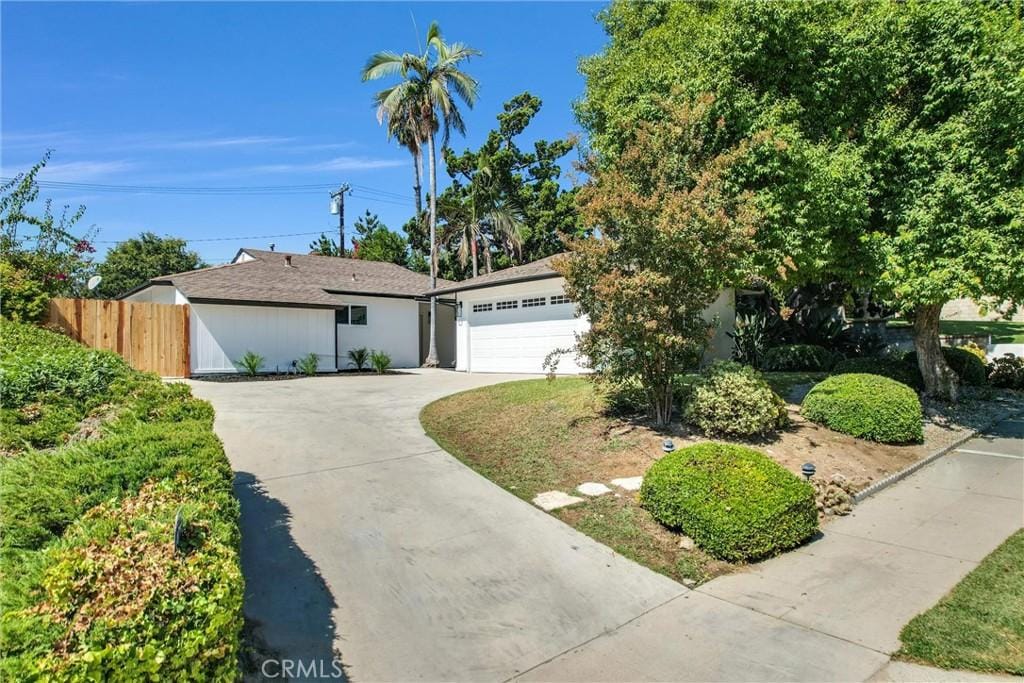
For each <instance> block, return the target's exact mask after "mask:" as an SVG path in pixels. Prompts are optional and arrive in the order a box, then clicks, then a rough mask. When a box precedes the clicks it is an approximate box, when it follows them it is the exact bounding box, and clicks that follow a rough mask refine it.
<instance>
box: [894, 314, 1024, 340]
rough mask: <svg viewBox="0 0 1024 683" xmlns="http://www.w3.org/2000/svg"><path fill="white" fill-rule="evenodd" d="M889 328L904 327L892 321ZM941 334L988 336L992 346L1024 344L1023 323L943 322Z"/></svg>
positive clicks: (990, 321) (992, 321) (902, 323)
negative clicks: (990, 338) (990, 336)
mask: <svg viewBox="0 0 1024 683" xmlns="http://www.w3.org/2000/svg"><path fill="white" fill-rule="evenodd" d="M889 326H890V327H906V326H907V323H906V322H903V321H892V322H890V323H889ZM939 332H940V333H942V334H954V335H967V334H990V335H992V343H993V344H1020V343H1022V342H1024V322H1022V323H1018V322H1010V321H1007V320H943V321H941V322H940V323H939Z"/></svg>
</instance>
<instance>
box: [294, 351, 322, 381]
mask: <svg viewBox="0 0 1024 683" xmlns="http://www.w3.org/2000/svg"><path fill="white" fill-rule="evenodd" d="M319 366H320V359H319V358H318V357H317V355H316V354H315V353H309V354H306V355H305V356H303V357H302V358H300V359H299V361H298V364H297V365H296V367H298V369H299V372H301V373H302V374H303V375H308V376H313V375H315V374H316V371H317V368H318V367H319Z"/></svg>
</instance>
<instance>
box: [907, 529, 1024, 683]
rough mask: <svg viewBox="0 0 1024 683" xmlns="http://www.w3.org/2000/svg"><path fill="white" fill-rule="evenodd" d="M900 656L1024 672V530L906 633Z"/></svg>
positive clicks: (954, 665)
mask: <svg viewBox="0 0 1024 683" xmlns="http://www.w3.org/2000/svg"><path fill="white" fill-rule="evenodd" d="M900 639H901V640H902V641H903V648H902V649H901V650H900V652H899V654H900V656H902V657H905V658H907V659H911V660H913V661H918V662H924V663H927V664H932V665H935V666H940V667H943V668H947V669H972V670H976V671H1004V672H1007V673H1011V674H1017V675H1022V674H1024V531H1018V532H1017V533H1016V534H1014V535H1013V536H1011V537H1010V538H1009V539H1007V541H1006V542H1005V543H1003V545H1001V546H1000V547H999V548H997V549H996V550H995V551H994V552H993V553H992V554H991V555H989V556H988V557H986V558H985V559H984V560H983V561H982V563H981V564H980V565H978V566H977V567H976V568H975V569H974V571H972V572H971V573H970V574H968V575H967V577H966V578H965V579H964V580H963V581H961V582H960V583H959V584H958V585H957V586H956V588H954V589H953V590H952V591H951V592H950V593H949V595H947V596H946V597H944V598H943V599H942V600H940V601H939V603H938V604H937V605H935V607H932V608H931V609H930V610H928V611H927V612H925V613H924V614H920V615H918V616H917V617H915V618H914V619H913V621H911V622H910V623H909V624H907V625H906V627H904V629H903V633H901V634H900Z"/></svg>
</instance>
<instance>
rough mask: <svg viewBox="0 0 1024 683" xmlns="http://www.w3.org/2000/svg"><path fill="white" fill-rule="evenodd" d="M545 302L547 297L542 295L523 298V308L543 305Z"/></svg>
mask: <svg viewBox="0 0 1024 683" xmlns="http://www.w3.org/2000/svg"><path fill="white" fill-rule="evenodd" d="M546 303H547V298H546V297H543V296H537V297H533V298H532V299H523V308H534V307H536V306H543V305H544V304H546Z"/></svg>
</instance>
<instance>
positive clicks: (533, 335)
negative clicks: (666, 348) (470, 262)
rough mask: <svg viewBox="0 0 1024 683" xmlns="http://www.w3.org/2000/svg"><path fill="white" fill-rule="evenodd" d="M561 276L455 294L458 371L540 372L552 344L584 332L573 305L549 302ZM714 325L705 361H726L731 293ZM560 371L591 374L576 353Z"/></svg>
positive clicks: (715, 310) (719, 305) (715, 307)
mask: <svg viewBox="0 0 1024 683" xmlns="http://www.w3.org/2000/svg"><path fill="white" fill-rule="evenodd" d="M564 285H565V280H563V279H562V278H549V279H545V280H537V281H534V282H523V283H515V284H509V285H500V286H496V287H487V288H483V289H477V290H469V291H465V292H459V293H458V300H459V301H460V302H461V304H462V317H461V318H460V320H459V321H458V329H457V334H456V338H457V345H458V349H457V354H456V355H457V361H456V369H457V370H463V371H468V372H523V373H541V372H543V371H544V370H543V368H542V363H543V359H544V357H545V356H546V355H547V354H548V353H549V352H550V351H552V350H554V349H556V348H569V347H574V345H575V342H576V335H577V334H579V333H582V332H584V331H586V330H587V328H588V326H589V323H588V321H587V320H586V318H582V317H577V316H576V307H575V306H574V305H573V304H560V305H554V306H552V305H551V304H550V297H551V296H552V295H557V294H564V292H565V290H564ZM537 296H544V297H547V298H548V303H547V304H546V305H544V306H538V307H533V308H523V307H522V300H523V299H524V298H530V297H537ZM508 299H515V300H516V301H518V302H519V305H518V307H517V308H515V309H506V310H498V309H497V306H496V304H497V302H499V301H502V300H508ZM481 303H492V304H495V306H494V307H493V310H491V311H486V312H476V313H474V312H473V305H474V304H481ZM704 317H705V318H706V319H707V320H709V321H710V320H713V319H716V320H717V321H718V326H717V328H716V330H715V334H714V337H713V338H712V340H711V343H710V345H709V346H708V350H707V353H706V354H705V357H704V360H705V362H710V361H711V360H715V359H727V358H729V357H730V355H731V353H732V339H730V338H729V336H728V334H727V333H728V332H731V331H733V329H734V327H735V324H736V309H735V293H734V290H732V289H726V290H723V291H722V293H721V294H720V295H719V297H718V299H717V300H716V301H715V302H714V303H713V304H712V305H711V306H709V307H708V309H707V311H706V312H705V314H704ZM558 372H559V374H575V373H581V372H589V369H588V368H586V367H585V365H584V360H583V359H582V358H579V357H577V356H576V355H575V354H567V355H564V356H562V359H561V361H560V362H559V365H558Z"/></svg>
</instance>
